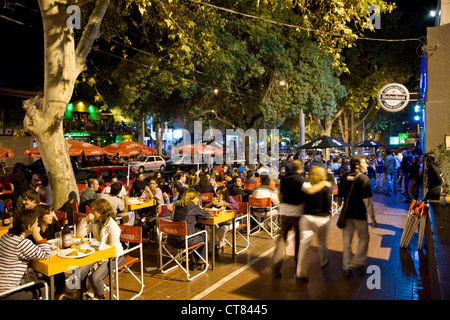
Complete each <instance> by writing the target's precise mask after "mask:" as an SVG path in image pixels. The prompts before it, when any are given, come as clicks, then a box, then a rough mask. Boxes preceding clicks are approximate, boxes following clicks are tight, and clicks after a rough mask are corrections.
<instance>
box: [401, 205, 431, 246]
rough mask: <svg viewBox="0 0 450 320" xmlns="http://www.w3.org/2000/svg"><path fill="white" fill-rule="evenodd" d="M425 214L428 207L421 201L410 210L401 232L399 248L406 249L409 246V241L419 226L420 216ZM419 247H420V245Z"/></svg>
mask: <svg viewBox="0 0 450 320" xmlns="http://www.w3.org/2000/svg"><path fill="white" fill-rule="evenodd" d="M410 209H411V206H410ZM427 213H428V206H427V205H426V204H425V203H424V202H422V201H417V202H416V204H415V207H414V208H413V209H412V210H410V214H409V215H408V219H407V223H406V226H405V229H404V230H403V235H402V238H403V241H402V240H400V247H402V248H406V247H407V246H408V245H409V242H410V241H411V239H412V237H413V235H414V233H415V232H416V230H417V226H418V225H419V223H420V221H421V218H422V216H423V215H424V214H427ZM422 239H423V237H422ZM420 247H422V246H421V245H420Z"/></svg>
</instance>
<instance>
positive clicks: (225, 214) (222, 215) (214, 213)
mask: <svg viewBox="0 0 450 320" xmlns="http://www.w3.org/2000/svg"><path fill="white" fill-rule="evenodd" d="M205 210H208V211H209V212H210V213H211V217H209V218H207V219H203V218H199V219H198V220H197V222H198V223H201V224H204V225H207V226H208V227H209V229H210V234H211V246H210V248H212V250H211V251H212V253H211V269H212V270H214V268H215V263H216V253H215V250H214V248H215V244H216V228H217V227H219V224H221V223H223V222H227V221H230V220H231V221H232V225H233V226H232V228H233V229H232V230H234V229H235V228H236V220H235V218H236V211H233V210H211V209H205ZM231 233H232V235H233V239H232V246H233V248H232V250H231V251H232V258H233V259H234V258H235V252H236V234H235V233H234V232H231Z"/></svg>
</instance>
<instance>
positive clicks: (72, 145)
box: [24, 139, 104, 158]
mask: <svg viewBox="0 0 450 320" xmlns="http://www.w3.org/2000/svg"><path fill="white" fill-rule="evenodd" d="M66 141H67V142H68V143H69V156H70V157H77V156H81V155H82V154H83V153H84V154H85V155H86V156H100V155H102V154H104V152H103V149H102V148H100V147H97V146H95V145H93V144H90V143H87V142H84V141H79V140H70V139H67V140H66ZM24 153H25V154H27V155H29V156H30V157H32V158H40V157H41V153H40V151H39V147H34V148H31V149H28V150H25V152H24Z"/></svg>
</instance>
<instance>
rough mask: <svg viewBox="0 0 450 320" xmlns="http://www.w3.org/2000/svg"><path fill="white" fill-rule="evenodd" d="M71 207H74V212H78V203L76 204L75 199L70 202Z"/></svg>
mask: <svg viewBox="0 0 450 320" xmlns="http://www.w3.org/2000/svg"><path fill="white" fill-rule="evenodd" d="M70 206H71V207H72V211H73V212H78V203H76V202H75V201H74V200H73V199H72V200H70Z"/></svg>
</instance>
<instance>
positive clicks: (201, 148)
mask: <svg viewBox="0 0 450 320" xmlns="http://www.w3.org/2000/svg"><path fill="white" fill-rule="evenodd" d="M173 153H174V154H183V153H184V154H209V155H211V156H214V155H216V154H223V151H222V150H220V149H218V148H216V147H214V146H212V145H207V144H202V143H194V144H187V145H184V146H180V147H176V148H174V149H173Z"/></svg>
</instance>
